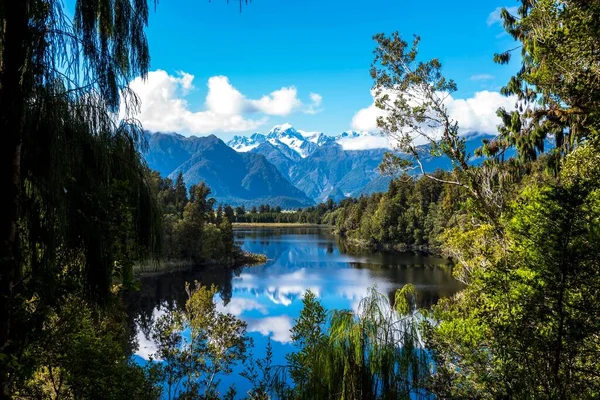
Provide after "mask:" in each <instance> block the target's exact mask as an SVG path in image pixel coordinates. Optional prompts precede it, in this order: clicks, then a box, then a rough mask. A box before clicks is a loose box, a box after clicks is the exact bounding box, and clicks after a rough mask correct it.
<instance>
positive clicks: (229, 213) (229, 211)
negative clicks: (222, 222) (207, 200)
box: [223, 204, 235, 222]
mask: <svg viewBox="0 0 600 400" xmlns="http://www.w3.org/2000/svg"><path fill="white" fill-rule="evenodd" d="M223 215H224V216H225V218H227V220H228V221H229V222H235V211H233V207H231V206H230V205H229V204H227V205H226V206H225V207H224V208H223Z"/></svg>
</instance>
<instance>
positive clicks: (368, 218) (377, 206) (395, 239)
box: [225, 171, 467, 252]
mask: <svg viewBox="0 0 600 400" xmlns="http://www.w3.org/2000/svg"><path fill="white" fill-rule="evenodd" d="M434 176H435V177H437V178H439V179H444V178H447V177H449V176H450V174H449V173H447V172H443V171H438V172H436V173H435V174H434ZM466 200H467V197H466V194H465V192H464V190H461V188H459V187H456V186H450V185H445V184H443V183H442V182H439V181H436V180H432V179H430V178H428V177H420V178H418V177H413V176H409V175H403V176H400V177H398V178H396V179H394V180H392V182H391V183H390V186H389V189H388V191H387V192H385V193H375V194H373V195H369V196H361V197H359V198H348V199H344V200H341V201H340V202H339V203H336V202H334V201H333V200H329V201H328V202H326V203H321V204H319V205H317V206H312V207H307V208H304V209H299V210H290V211H282V210H281V209H271V208H270V207H269V206H268V205H262V206H260V207H253V208H252V209H250V210H246V209H244V208H239V207H238V208H236V209H235V210H232V211H233V214H232V218H233V219H232V221H234V222H245V223H310V224H323V225H330V226H332V227H334V228H335V231H336V233H338V234H340V235H342V236H343V237H345V238H346V239H349V240H348V243H349V244H350V245H355V246H368V247H375V248H379V249H387V250H406V249H421V250H427V251H432V252H440V251H441V246H440V245H441V238H440V236H441V234H442V233H443V232H444V231H445V230H446V228H449V227H453V226H458V225H460V224H461V221H462V219H464V215H465V214H466V211H465V207H464V204H463V203H464V202H465V201H466ZM225 209H228V207H227V206H226V207H225ZM230 212H231V211H230Z"/></svg>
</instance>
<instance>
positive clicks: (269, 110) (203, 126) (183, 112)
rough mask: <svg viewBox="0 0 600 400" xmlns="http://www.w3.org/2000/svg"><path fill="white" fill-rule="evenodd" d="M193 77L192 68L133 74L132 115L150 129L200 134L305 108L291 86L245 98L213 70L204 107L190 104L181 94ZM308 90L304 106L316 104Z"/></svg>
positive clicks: (245, 127)
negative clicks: (136, 107)
mask: <svg viewBox="0 0 600 400" xmlns="http://www.w3.org/2000/svg"><path fill="white" fill-rule="evenodd" d="M193 81H194V76H193V75H191V74H188V73H185V72H179V73H177V74H176V75H169V74H168V73H167V72H166V71H163V70H156V71H152V72H149V73H148V77H147V79H146V80H145V81H144V80H142V79H141V78H136V79H134V80H133V81H132V82H131V83H130V87H131V89H133V90H134V91H135V92H136V94H137V95H138V97H139V99H140V101H141V106H140V109H139V110H138V113H137V114H136V115H134V116H135V117H136V118H137V119H139V120H140V121H141V122H142V124H143V125H144V127H145V128H146V129H149V130H153V131H177V132H180V133H187V134H202V133H211V132H218V131H221V132H243V131H249V130H253V129H256V128H257V127H258V126H260V125H263V124H264V123H266V122H267V120H268V116H271V115H273V116H286V115H289V114H291V113H293V112H296V111H304V108H305V105H304V103H303V102H302V101H301V100H300V99H299V98H298V91H297V89H296V88H295V87H293V86H290V87H283V88H280V89H277V90H274V91H272V92H271V93H269V94H267V95H264V96H262V97H261V98H259V99H249V98H247V97H246V96H245V95H244V94H243V93H241V92H240V91H239V90H238V89H236V88H235V87H234V86H233V85H232V84H231V83H230V82H229V78H227V77H226V76H213V77H211V78H209V79H208V82H207V86H208V94H207V96H206V100H205V108H204V109H203V110H193V109H192V107H191V106H190V105H189V104H188V102H187V100H186V99H185V97H186V96H187V95H188V94H189V93H190V91H192V90H194V89H195V87H194V85H193ZM313 95H314V93H311V94H310V98H311V104H310V105H309V106H308V107H313V105H314V104H315V101H314V96H313ZM317 96H318V95H317ZM319 97H320V96H319ZM319 103H320V100H319ZM121 115H124V110H123V111H122V113H121Z"/></svg>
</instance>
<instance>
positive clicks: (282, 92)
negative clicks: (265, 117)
mask: <svg viewBox="0 0 600 400" xmlns="http://www.w3.org/2000/svg"><path fill="white" fill-rule="evenodd" d="M297 95H298V91H297V90H296V88H295V87H293V86H292V87H284V88H281V89H279V90H276V91H274V92H272V93H271V94H269V95H268V96H263V97H261V98H260V99H259V100H248V105H249V111H260V112H263V113H265V114H269V115H280V116H286V115H289V114H290V113H291V112H292V111H295V110H297V109H298V108H300V107H301V106H302V102H301V101H300V100H299V99H298V97H297Z"/></svg>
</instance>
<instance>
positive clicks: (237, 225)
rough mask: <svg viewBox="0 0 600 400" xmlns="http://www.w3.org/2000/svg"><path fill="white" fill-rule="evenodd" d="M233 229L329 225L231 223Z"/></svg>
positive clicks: (318, 226) (321, 225)
mask: <svg viewBox="0 0 600 400" xmlns="http://www.w3.org/2000/svg"><path fill="white" fill-rule="evenodd" d="M231 225H232V226H233V228H234V229H235V228H331V226H329V225H323V224H308V223H300V222H233V223H232V224H231Z"/></svg>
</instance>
